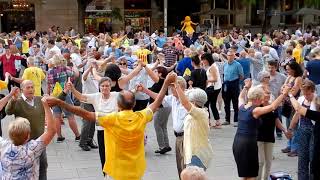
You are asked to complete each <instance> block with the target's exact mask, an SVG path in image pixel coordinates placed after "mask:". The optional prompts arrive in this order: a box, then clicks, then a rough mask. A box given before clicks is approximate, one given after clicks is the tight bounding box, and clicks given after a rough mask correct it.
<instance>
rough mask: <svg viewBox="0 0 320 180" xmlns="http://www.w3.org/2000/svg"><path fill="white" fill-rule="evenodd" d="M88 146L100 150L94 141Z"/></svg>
mask: <svg viewBox="0 0 320 180" xmlns="http://www.w3.org/2000/svg"><path fill="white" fill-rule="evenodd" d="M87 145H88V146H89V147H90V148H91V149H98V146H97V145H96V144H95V143H94V142H93V141H90V142H88V143H87Z"/></svg>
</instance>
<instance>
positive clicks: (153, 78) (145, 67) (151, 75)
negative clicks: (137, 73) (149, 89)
mask: <svg viewBox="0 0 320 180" xmlns="http://www.w3.org/2000/svg"><path fill="white" fill-rule="evenodd" d="M144 69H145V70H146V72H147V73H148V75H149V76H150V78H151V79H152V81H153V82H154V83H157V82H159V76H157V75H156V74H155V73H154V72H153V71H152V70H151V69H150V68H148V67H147V66H146V65H144Z"/></svg>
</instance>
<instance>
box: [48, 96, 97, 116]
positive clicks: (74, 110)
mask: <svg viewBox="0 0 320 180" xmlns="http://www.w3.org/2000/svg"><path fill="white" fill-rule="evenodd" d="M47 103H48V104H49V106H51V107H52V106H59V107H61V108H63V109H65V110H67V111H69V112H71V113H73V114H75V115H77V116H80V117H82V118H83V119H85V120H88V121H96V114H95V112H89V111H86V110H84V109H83V108H81V107H78V106H72V105H69V104H67V103H65V102H64V101H62V100H60V99H57V98H55V97H48V98H47Z"/></svg>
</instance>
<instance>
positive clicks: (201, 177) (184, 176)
mask: <svg viewBox="0 0 320 180" xmlns="http://www.w3.org/2000/svg"><path fill="white" fill-rule="evenodd" d="M207 179H208V178H207V175H206V172H205V171H204V169H203V168H200V167H198V166H187V167H186V168H185V169H184V170H183V171H182V172H181V180H207Z"/></svg>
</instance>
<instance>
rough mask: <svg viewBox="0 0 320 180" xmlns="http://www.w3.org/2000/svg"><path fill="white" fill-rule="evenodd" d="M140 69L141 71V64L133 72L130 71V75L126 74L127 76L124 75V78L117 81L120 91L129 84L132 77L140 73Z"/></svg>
mask: <svg viewBox="0 0 320 180" xmlns="http://www.w3.org/2000/svg"><path fill="white" fill-rule="evenodd" d="M141 69H142V65H141V63H139V65H138V66H137V67H136V68H134V70H133V71H131V73H130V74H128V75H126V76H124V77H121V78H120V79H119V80H118V84H119V87H120V88H121V89H124V87H125V86H126V85H127V84H128V83H129V81H130V80H131V79H132V78H133V77H135V76H136V75H138V74H139V72H140V71H141Z"/></svg>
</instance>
